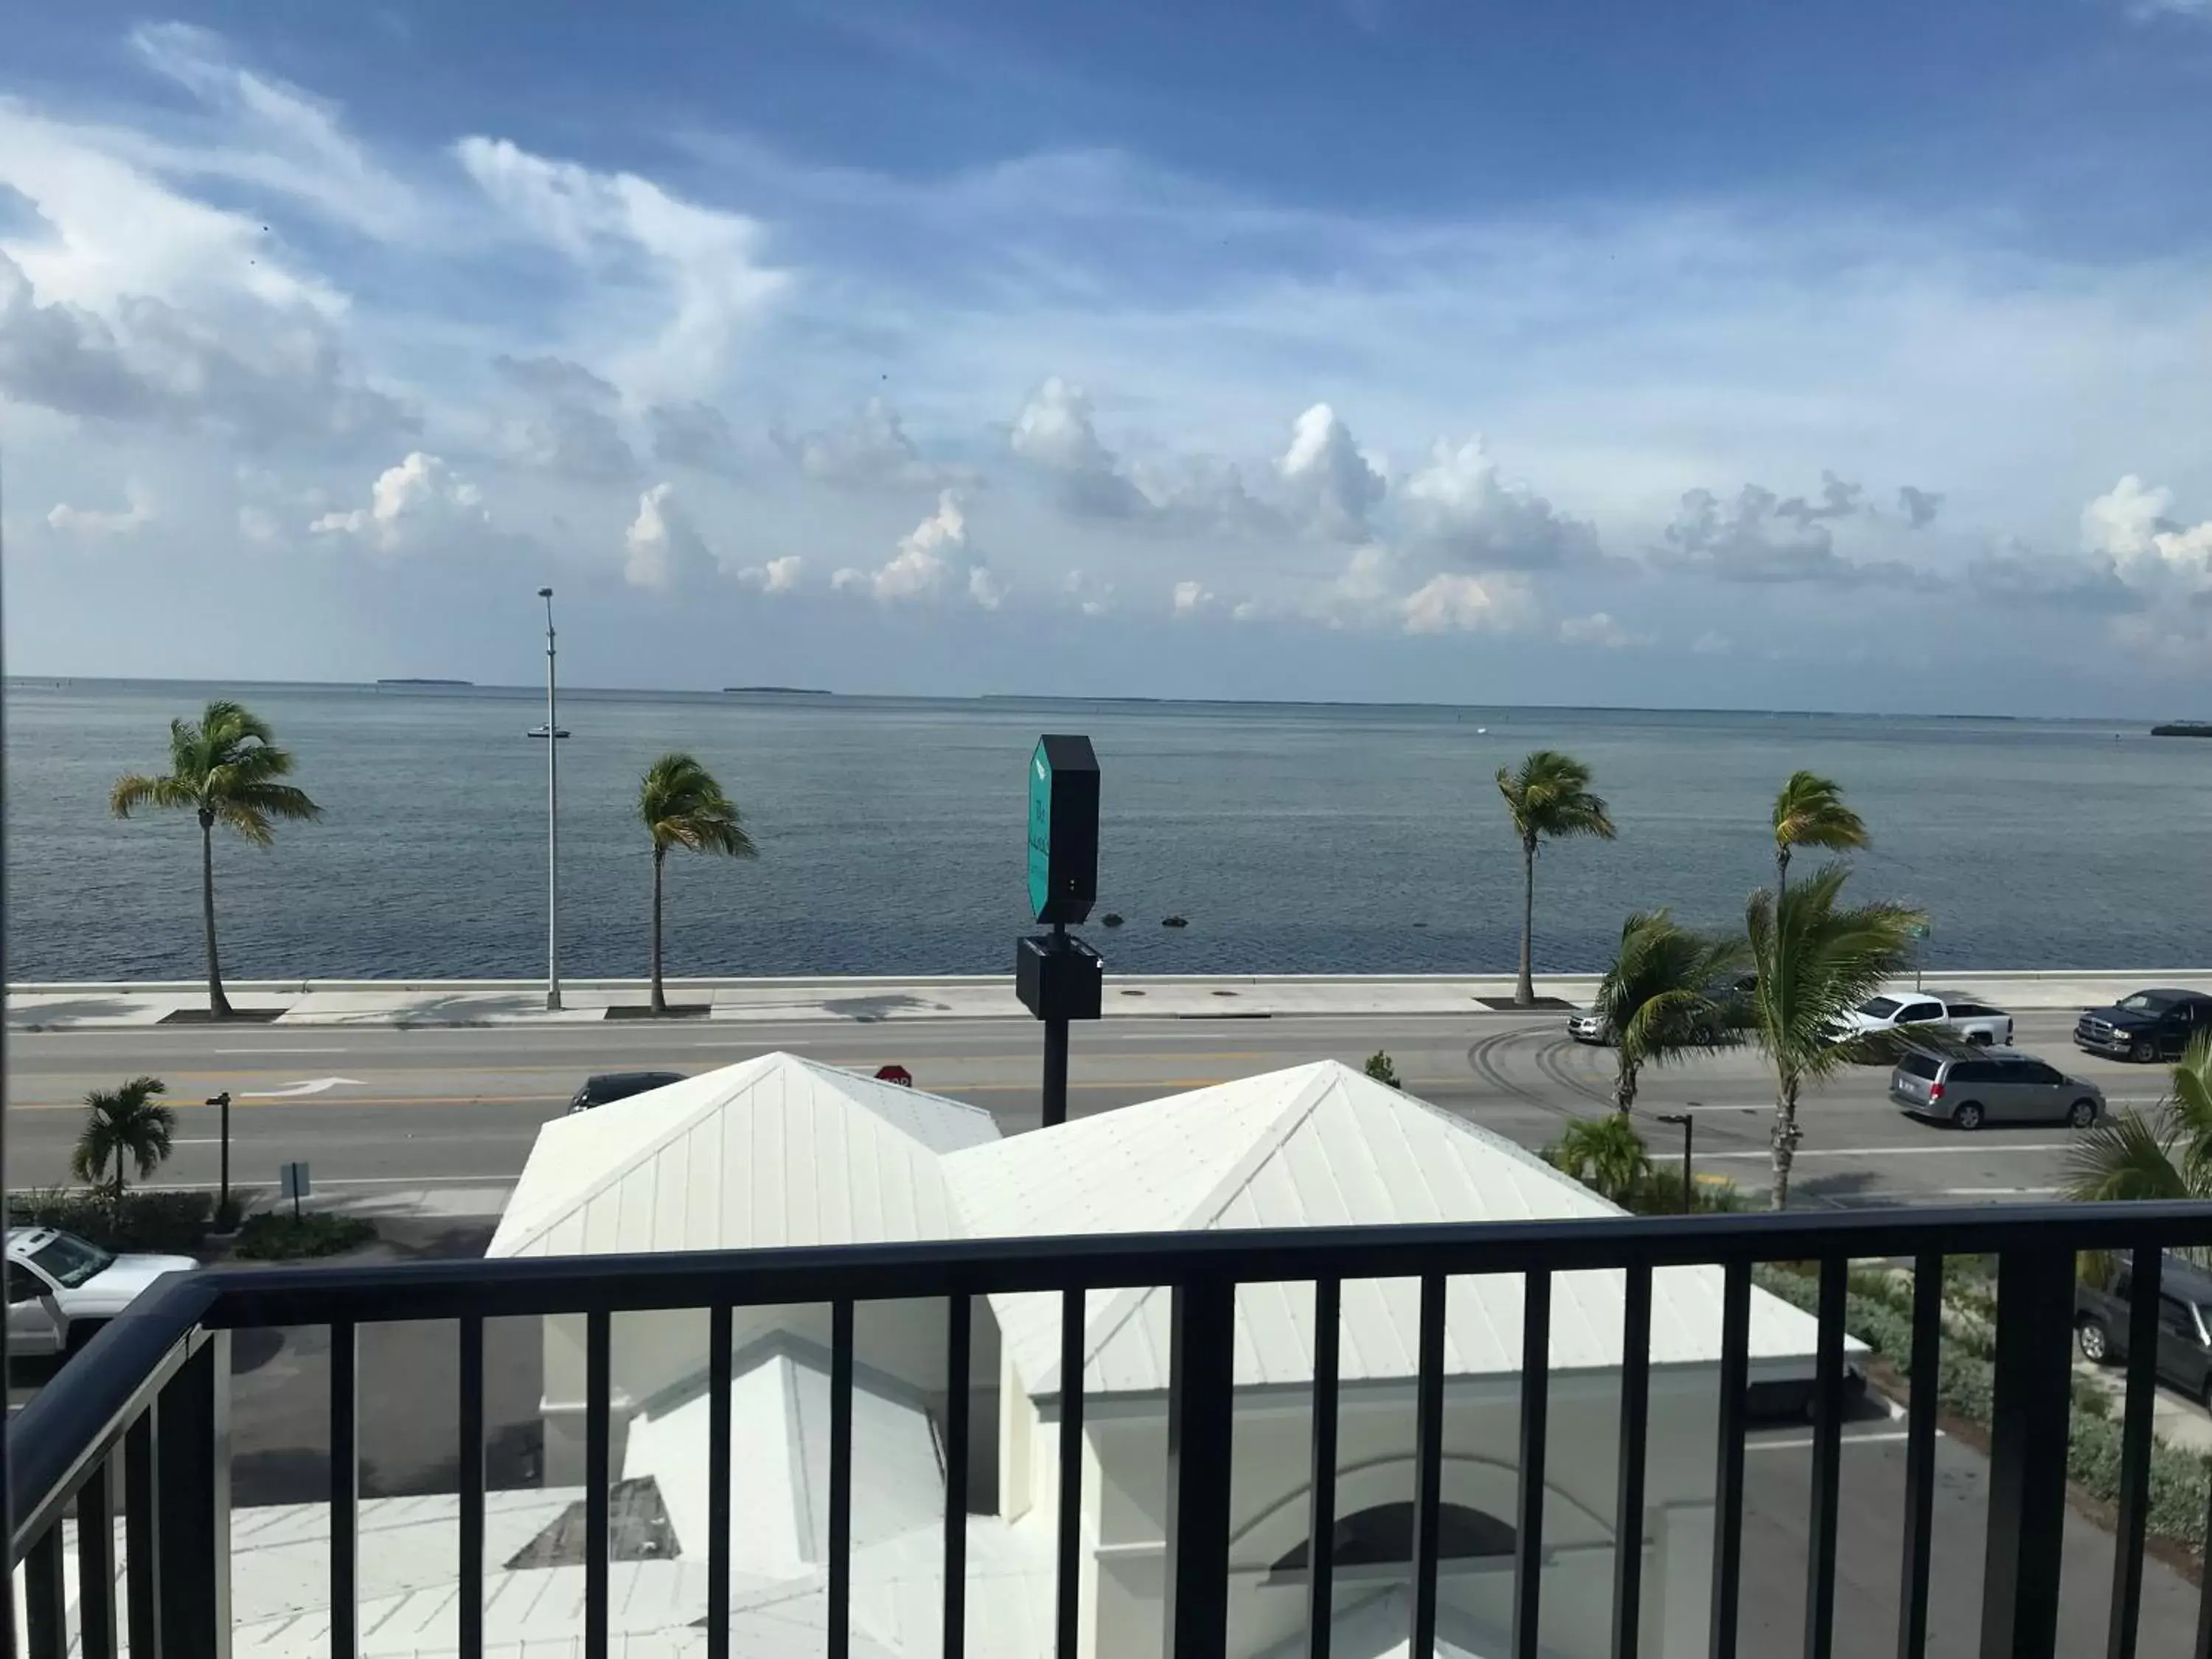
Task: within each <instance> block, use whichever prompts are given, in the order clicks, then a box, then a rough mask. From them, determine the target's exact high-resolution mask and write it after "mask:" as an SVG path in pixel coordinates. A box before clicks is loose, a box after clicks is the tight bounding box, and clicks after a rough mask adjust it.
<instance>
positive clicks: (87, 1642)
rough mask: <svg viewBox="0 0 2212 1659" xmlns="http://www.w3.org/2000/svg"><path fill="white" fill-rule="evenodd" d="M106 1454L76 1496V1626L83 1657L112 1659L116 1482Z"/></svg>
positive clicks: (115, 1465) (116, 1469) (119, 1466)
mask: <svg viewBox="0 0 2212 1659" xmlns="http://www.w3.org/2000/svg"><path fill="white" fill-rule="evenodd" d="M122 1473H123V1460H122V1459H121V1458H120V1457H118V1456H117V1455H115V1454H114V1453H113V1452H110V1453H109V1454H108V1455H106V1457H103V1458H102V1459H100V1468H99V1469H98V1471H97V1472H95V1473H94V1475H93V1477H92V1479H91V1480H88V1481H86V1482H85V1483H84V1486H82V1488H81V1489H80V1490H79V1491H78V1492H77V1495H76V1586H77V1588H76V1628H77V1642H78V1645H79V1649H80V1651H82V1654H83V1656H84V1659H115V1486H116V1480H117V1477H118V1476H119V1475H120V1474H122Z"/></svg>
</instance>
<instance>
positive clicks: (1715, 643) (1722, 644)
mask: <svg viewBox="0 0 2212 1659" xmlns="http://www.w3.org/2000/svg"><path fill="white" fill-rule="evenodd" d="M1690 649H1691V650H1692V652H1694V653H1696V654H1697V655H1699V656H1700V657H1725V656H1726V655H1728V653H1729V652H1731V651H1733V650H1735V645H1734V644H1733V643H1732V642H1731V641H1729V636H1728V635H1725V634H1716V633H1714V632H1713V631H1712V630H1711V629H1707V630H1706V631H1705V632H1704V633H1702V634H1700V635H1698V637H1697V638H1696V639H1694V640H1692V641H1691V642H1690Z"/></svg>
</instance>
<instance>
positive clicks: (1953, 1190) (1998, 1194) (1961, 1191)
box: [1936, 1187, 2066, 1198]
mask: <svg viewBox="0 0 2212 1659" xmlns="http://www.w3.org/2000/svg"><path fill="white" fill-rule="evenodd" d="M2065 1190H2066V1189H2065V1188H2063V1187H1941V1188H1937V1189H1936V1196H1937V1197H1938V1198H2051V1197H2054V1196H2056V1195H2057V1194H2060V1193H2063V1192H2064V1191H2065Z"/></svg>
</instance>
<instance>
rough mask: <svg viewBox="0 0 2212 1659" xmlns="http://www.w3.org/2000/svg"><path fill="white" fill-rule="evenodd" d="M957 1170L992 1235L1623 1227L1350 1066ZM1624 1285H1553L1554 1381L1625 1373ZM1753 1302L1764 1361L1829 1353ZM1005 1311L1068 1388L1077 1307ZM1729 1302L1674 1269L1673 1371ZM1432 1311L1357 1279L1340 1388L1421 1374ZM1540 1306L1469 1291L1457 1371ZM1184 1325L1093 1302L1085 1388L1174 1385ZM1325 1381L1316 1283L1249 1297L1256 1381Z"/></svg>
mask: <svg viewBox="0 0 2212 1659" xmlns="http://www.w3.org/2000/svg"><path fill="white" fill-rule="evenodd" d="M945 1174H946V1177H947V1179H948V1180H949V1182H951V1188H952V1192H953V1196H954V1198H955V1200H956V1201H957V1204H958V1206H959V1210H960V1216H961V1219H962V1222H963V1225H964V1228H965V1231H966V1232H967V1233H968V1235H969V1237H1050V1236H1054V1235H1068V1234H1084V1233H1097V1232H1136V1231H1148V1230H1162V1231H1170V1230H1177V1229H1185V1228H1188V1229H1191V1230H1194V1231H1195V1230H1203V1229H1208V1228H1217V1227H1283V1228H1295V1227H1324V1226H1352V1225H1392V1224H1399V1223H1417V1222H1449V1221H1526V1220H1539V1219H1553V1218H1569V1217H1573V1216H1582V1215H1587V1216H1601V1215H1614V1214H1618V1213H1620V1212H1619V1211H1618V1210H1617V1209H1616V1207H1615V1206H1613V1205H1611V1204H1608V1203H1607V1202H1606V1201H1605V1200H1603V1199H1601V1198H1599V1197H1598V1196H1597V1195H1596V1194H1594V1193H1592V1192H1591V1191H1590V1190H1589V1188H1586V1187H1583V1185H1582V1184H1581V1183H1580V1182H1576V1181H1573V1180H1571V1179H1569V1178H1568V1177H1567V1176H1564V1175H1561V1174H1560V1173H1559V1171H1558V1170H1554V1169H1553V1168H1552V1167H1551V1166H1550V1165H1548V1164H1545V1163H1544V1162H1543V1161H1542V1160H1541V1159H1540V1158H1536V1157H1534V1155H1532V1154H1530V1153H1528V1152H1523V1151H1522V1149H1521V1148H1519V1147H1518V1146H1514V1145H1512V1144H1511V1143H1510V1141H1507V1140H1505V1139H1502V1138H1501V1137H1499V1136H1498V1135H1495V1134H1492V1133H1490V1132H1489V1131H1488V1130H1486V1129H1483V1128H1480V1127H1477V1126H1475V1125H1474V1124H1472V1123H1469V1122H1468V1121H1466V1120H1465V1119H1463V1118H1458V1117H1455V1116H1452V1115H1449V1113H1445V1112H1442V1111H1439V1110H1437V1109H1436V1108H1434V1107H1432V1106H1430V1105H1427V1104H1426V1103H1423V1102H1421V1101H1419V1100H1416V1099H1414V1098H1413V1097H1410V1096H1407V1095H1405V1094H1402V1093H1401V1092H1400V1091H1397V1090H1395V1089H1392V1088H1390V1087H1389V1086H1387V1085H1383V1084H1380V1083H1376V1082H1375V1081H1374V1080H1373V1079H1370V1078H1368V1077H1365V1076H1364V1075H1363V1074H1361V1073H1358V1072H1354V1071H1352V1069H1351V1068H1349V1067H1348V1066H1343V1065H1340V1064H1339V1063H1338V1062H1336V1061H1334V1060H1323V1061H1320V1062H1318V1063H1316V1064H1314V1065H1310V1066H1297V1067H1294V1068H1292V1069H1291V1070H1288V1071H1282V1072H1273V1073H1267V1074H1265V1075H1263V1076H1260V1077H1255V1078H1248V1079H1243V1080H1241V1081H1239V1082H1235V1083H1227V1084H1222V1085H1218V1086H1216V1087H1213V1088H1210V1089H1200V1090H1198V1091H1194V1092H1192V1093H1188V1094H1182V1095H1173V1096H1170V1097H1167V1098H1165V1099H1163V1100H1154V1101H1148V1102H1146V1103H1143V1104H1140V1105H1136V1106H1127V1107H1123V1108H1121V1109H1119V1110H1116V1111H1112V1112H1105V1113H1101V1114H1099V1115H1096V1116H1093V1117H1087V1118H1083V1119H1080V1120H1079V1121H1075V1122H1073V1123H1068V1124H1066V1125H1063V1126H1061V1127H1057V1128H1054V1129H1050V1130H1046V1131H1041V1132H1039V1133H1035V1134H1029V1135H1023V1136H1019V1137H1018V1138H1016V1139H1011V1140H1005V1141H996V1142H993V1143H990V1144H988V1145H985V1146H975V1147H971V1148H969V1149H968V1150H966V1151H963V1152H957V1153H955V1154H953V1155H951V1156H950V1157H948V1158H946V1159H945ZM1622 1280H1623V1276H1622V1275H1621V1274H1620V1273H1562V1274H1560V1275H1559V1276H1558V1277H1557V1279H1555V1280H1554V1282H1553V1297H1552V1335H1551V1354H1550V1358H1551V1365H1552V1369H1553V1370H1554V1371H1567V1370H1598V1369H1603V1368H1607V1367H1611V1366H1617V1365H1619V1364H1620V1328H1621V1316H1622V1309H1623V1301H1624V1294H1623V1288H1622ZM1752 1303H1753V1306H1752V1322H1751V1355H1752V1358H1753V1360H1755V1361H1756V1360H1759V1359H1768V1358H1799V1357H1802V1356H1808V1355H1810V1354H1811V1353H1812V1352H1814V1340H1815V1335H1816V1329H1815V1326H1814V1322H1813V1321H1812V1320H1811V1319H1810V1318H1809V1317H1808V1316H1806V1315H1804V1314H1802V1313H1800V1312H1799V1311H1798V1310H1796V1309H1794V1308H1792V1307H1790V1306H1789V1305H1788V1304H1785V1303H1784V1302H1782V1301H1780V1300H1779V1299H1778V1298H1776V1297H1771V1296H1767V1295H1765V1293H1763V1292H1754V1294H1753V1298H1752ZM992 1304H993V1307H994V1311H995V1312H996V1314H997V1316H998V1320H999V1327H1000V1332H1001V1334H1002V1335H1003V1337H1004V1339H1005V1341H1006V1351H1007V1352H1008V1353H1009V1354H1010V1355H1011V1356H1012V1359H1013V1362H1014V1365H1015V1368H1016V1370H1018V1372H1019V1373H1020V1375H1021V1376H1022V1378H1023V1379H1024V1385H1025V1386H1026V1387H1027V1388H1028V1389H1029V1390H1030V1393H1031V1394H1033V1395H1057V1394H1058V1392H1059V1390H1060V1377H1059V1352H1060V1298H1059V1297H1057V1296H1000V1297H993V1298H992ZM1720 1304H1721V1273H1720V1270H1719V1269H1718V1268H1712V1267H1683V1268H1667V1269H1663V1270H1662V1271H1661V1272H1659V1273H1656V1274H1655V1275H1654V1276H1653V1285H1652V1320H1651V1330H1652V1347H1651V1358H1652V1362H1653V1364H1659V1365H1666V1364H1691V1363H1705V1364H1710V1363H1711V1362H1713V1361H1714V1360H1715V1359H1717V1358H1718V1354H1719V1346H1720ZM1521 1309H1522V1282H1521V1277H1520V1275H1518V1274H1489V1275H1484V1276H1481V1277H1461V1278H1455V1279H1453V1280H1452V1281H1451V1284H1450V1288H1449V1299H1448V1302H1447V1304H1446V1322H1445V1356H1444V1358H1445V1369H1446V1370H1447V1372H1448V1373H1449V1374H1450V1375H1453V1376H1507V1375H1512V1374H1516V1373H1518V1371H1519V1370H1521V1361H1522V1353H1521ZM1168 1314H1169V1297H1168V1293H1167V1292H1166V1291H1163V1290H1148V1289H1138V1290H1128V1291H1109V1292H1103V1293H1097V1294H1094V1295H1093V1296H1092V1297H1091V1298H1090V1302H1089V1304H1088V1305H1087V1306H1086V1308H1085V1328H1086V1332H1087V1336H1086V1341H1085V1354H1086V1357H1085V1369H1084V1386H1085V1392H1086V1393H1087V1394H1097V1393H1116V1394H1118V1393H1142V1392H1149V1391H1153V1390H1158V1389H1164V1388H1165V1387H1166V1386H1167V1375H1168V1370H1167V1353H1168ZM1418 1316H1419V1285H1418V1284H1417V1283H1415V1282H1414V1281H1412V1280H1389V1281H1375V1280H1364V1281H1352V1282H1350V1283H1347V1284H1346V1285H1345V1286H1344V1292H1343V1322H1342V1334H1341V1338H1340V1344H1341V1346H1340V1357H1339V1365H1340V1376H1342V1377H1343V1378H1344V1379H1346V1381H1359V1380H1364V1379H1382V1378H1402V1377H1408V1376H1413V1374H1414V1373H1415V1371H1416V1370H1417V1364H1416V1356H1415V1352H1414V1343H1415V1333H1416V1331H1417V1329H1418V1324H1419V1317H1418ZM1312 1375H1313V1292H1312V1290H1311V1287H1310V1285H1305V1284H1287V1285H1244V1286H1243V1287H1241V1289H1240V1290H1239V1291H1238V1293H1237V1383H1239V1384H1240V1385H1254V1384H1265V1383H1304V1382H1308V1381H1310V1379H1311V1377H1312Z"/></svg>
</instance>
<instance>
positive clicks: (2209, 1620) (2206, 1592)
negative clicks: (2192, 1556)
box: [2189, 1500, 2212, 1659]
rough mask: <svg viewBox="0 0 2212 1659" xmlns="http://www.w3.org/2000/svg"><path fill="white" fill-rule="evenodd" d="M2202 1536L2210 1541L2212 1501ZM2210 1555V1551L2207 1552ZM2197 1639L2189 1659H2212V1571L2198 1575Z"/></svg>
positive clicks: (2206, 1514)
mask: <svg viewBox="0 0 2212 1659" xmlns="http://www.w3.org/2000/svg"><path fill="white" fill-rule="evenodd" d="M2204 1507H2205V1516H2204V1536H2205V1537H2206V1538H2207V1539H2208V1540H2212V1500H2208V1501H2207V1502H2206V1504H2205V1506H2204ZM2208 1554H2212V1550H2208ZM2198 1577H2199V1582H2198V1583H2197V1639H2196V1640H2195V1641H2194V1642H2192V1643H2191V1644H2190V1645H2189V1654H2190V1659H2212V1571H2206V1572H2203V1573H2201V1574H2199V1575H2198Z"/></svg>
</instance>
